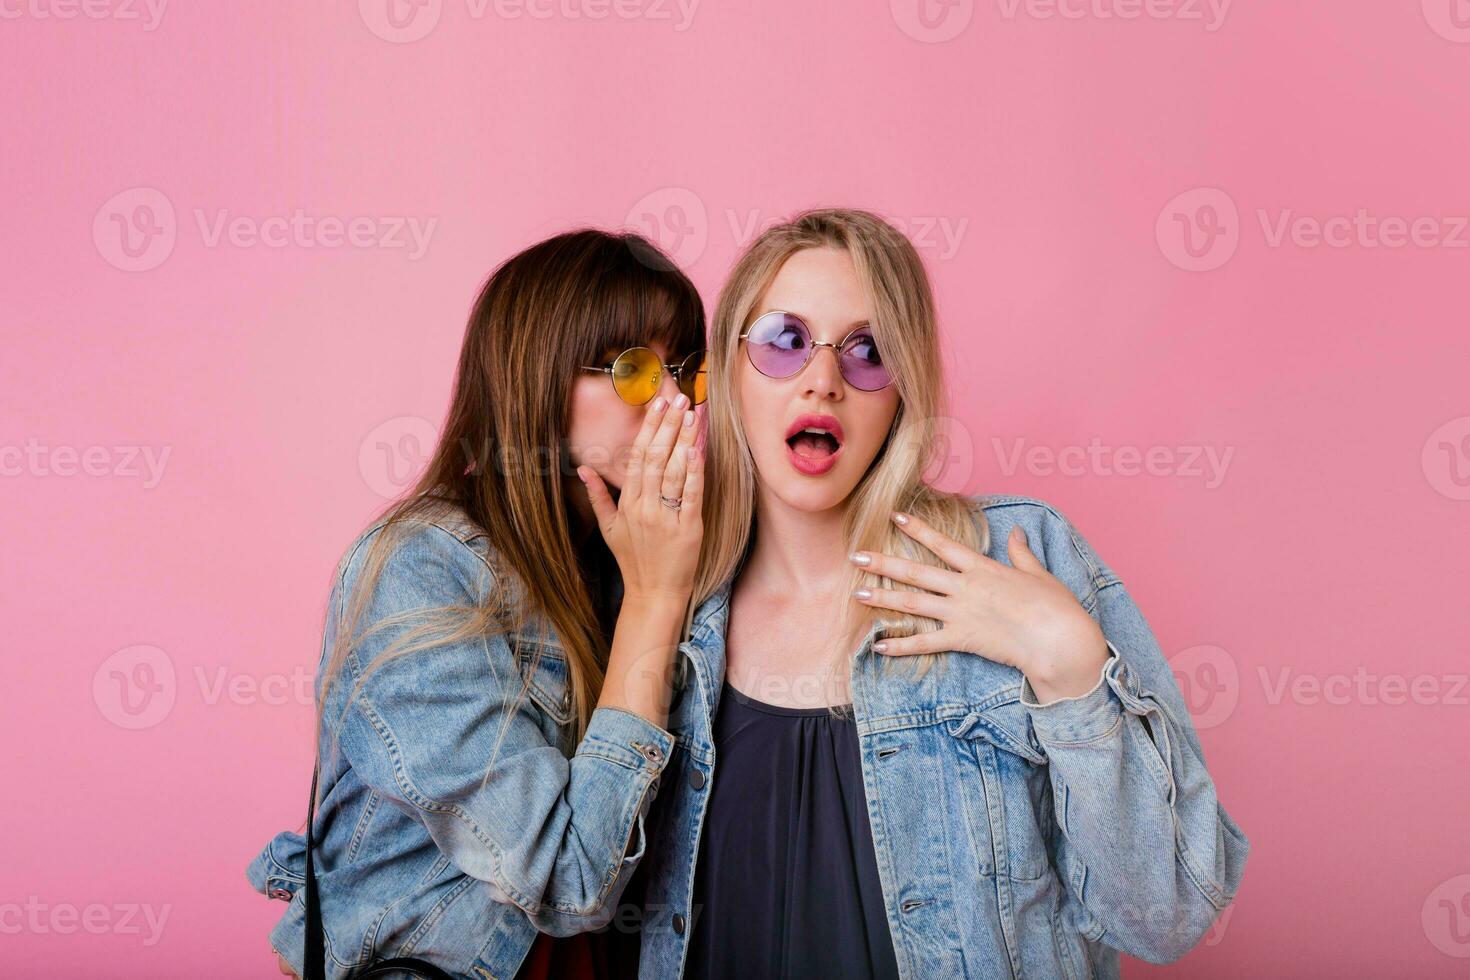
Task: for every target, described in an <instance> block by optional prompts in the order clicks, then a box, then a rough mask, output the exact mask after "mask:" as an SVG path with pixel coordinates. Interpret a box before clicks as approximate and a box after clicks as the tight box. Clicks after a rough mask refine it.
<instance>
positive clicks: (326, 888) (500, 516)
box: [249, 230, 704, 978]
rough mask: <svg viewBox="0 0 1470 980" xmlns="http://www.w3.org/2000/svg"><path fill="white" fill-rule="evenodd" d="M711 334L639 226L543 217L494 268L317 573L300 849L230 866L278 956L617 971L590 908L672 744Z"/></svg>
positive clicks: (354, 965) (356, 970) (627, 861)
mask: <svg viewBox="0 0 1470 980" xmlns="http://www.w3.org/2000/svg"><path fill="white" fill-rule="evenodd" d="M703 347H704V316H703V307H702V305H701V302H700V299H699V295H698V293H697V292H696V291H695V289H694V287H693V286H692V285H691V284H690V282H689V280H688V279H687V278H685V277H684V276H683V275H682V274H681V273H679V272H678V271H677V270H676V269H675V268H674V267H673V266H672V265H671V264H670V263H669V261H668V260H667V259H666V258H665V257H664V256H663V255H662V254H660V253H659V252H658V251H657V249H655V248H654V247H653V246H651V245H650V244H649V243H648V242H646V241H644V240H643V239H641V238H638V237H636V236H633V235H616V234H608V233H605V232H600V231H590V230H589V231H579V232H573V233H568V234H564V235H559V236H557V237H555V238H552V239H550V240H548V241H544V242H542V243H540V244H538V245H535V246H533V247H531V248H529V249H527V250H525V251H524V252H521V253H520V254H519V255H516V256H515V257H513V258H511V259H510V260H509V261H507V262H506V263H505V264H504V265H502V266H501V267H500V268H498V269H497V270H496V271H495V272H494V274H493V275H491V276H490V278H489V280H488V281H487V282H486V284H485V286H484V288H483V290H482V291H481V293H480V295H479V298H478V300H477V302H476V303H475V306H474V310H473V313H472V315H471V317H470V321H469V326H468V329H467V330H466V333H465V338H464V345H463V349H462V352H461V356H460V361H459V369H458V376H457V378H456V381H455V387H454V394H453V402H452V405H451V407H450V410H449V415H448V418H447V421H446V423H445V426H444V431H443V435H442V437H441V438H440V440H439V444H438V446H437V447H436V449H435V451H434V454H433V456H432V459H431V460H430V462H429V464H428V467H427V469H426V471H425V472H424V475H423V477H422V479H420V480H419V481H418V484H417V485H416V486H415V487H413V488H412V490H411V491H410V492H409V493H408V494H406V495H405V496H404V498H403V499H402V500H401V501H399V502H397V503H396V504H395V505H394V506H392V507H391V508H390V509H389V510H388V512H387V513H386V514H385V515H384V516H383V517H382V518H381V519H380V520H378V521H376V522H374V523H373V525H372V526H371V527H370V528H368V529H367V530H366V531H364V532H363V534H362V535H361V536H359V537H358V538H357V540H356V541H354V542H353V543H352V545H351V546H350V547H349V548H348V549H347V552H346V554H345V556H344V557H343V559H342V561H341V564H340V565H339V567H338V570H337V573H336V576H335V580H334V583H333V586H332V589H331V595H330V601H329V604H328V614H327V622H326V627H325V630H324V638H323V645H322V660H321V669H320V671H319V674H318V678H317V694H318V704H319V725H318V731H319V737H318V748H317V761H318V768H319V774H318V777H317V780H316V790H317V792H316V794H315V796H314V798H313V802H314V804H315V817H314V819H313V820H309V823H308V827H309V830H310V832H311V843H312V844H313V845H314V846H313V847H312V848H311V849H310V851H309V850H308V841H307V838H306V837H305V836H303V835H302V834H296V833H282V834H278V835H277V836H276V837H275V838H274V839H272V840H271V841H270V843H269V844H267V845H266V847H265V849H264V850H263V851H262V852H261V853H260V855H259V856H258V857H257V858H256V859H255V860H254V861H253V862H252V863H251V865H250V869H249V877H250V880H251V882H252V883H253V884H254V886H255V887H256V888H257V889H259V890H260V891H261V892H263V893H265V894H267V895H269V896H271V897H272V898H278V899H282V900H284V901H286V902H288V903H289V904H288V905H287V906H286V908H285V911H284V915H283V916H282V918H281V921H280V923H279V924H278V925H277V926H276V928H275V929H274V931H273V932H272V933H271V937H270V938H271V944H272V946H273V947H274V948H275V949H276V950H277V952H278V954H279V956H280V958H281V965H282V969H283V970H289V971H290V972H292V973H295V974H297V975H303V976H306V977H312V976H314V975H315V976H322V975H325V976H328V977H334V978H336V977H349V976H355V975H359V974H361V973H363V972H364V971H367V970H369V969H370V968H372V967H373V965H374V964H382V963H383V962H384V961H390V962H392V963H395V964H402V965H404V966H405V967H407V966H408V964H404V963H403V961H405V960H413V961H415V962H414V963H413V964H412V966H413V968H415V969H418V970H419V971H420V973H421V975H430V974H431V973H432V971H433V970H434V969H435V968H437V969H438V970H442V971H445V972H447V973H448V974H450V975H453V976H467V977H469V976H473V977H521V978H529V977H573V976H575V977H602V976H606V975H608V974H609V971H610V967H609V958H610V956H611V953H610V952H609V950H608V949H607V945H608V938H609V936H611V935H613V933H612V932H610V931H604V932H601V933H598V932H590V930H598V929H600V928H601V927H603V926H605V925H606V924H607V923H608V922H609V920H610V919H611V918H612V916H613V913H614V909H615V906H616V904H617V902H618V900H619V897H620V895H621V893H622V891H623V889H624V887H625V886H626V884H627V882H628V878H629V876H630V874H631V873H632V871H633V870H634V868H635V867H636V866H637V864H638V862H639V860H640V859H641V858H642V857H643V854H644V850H645V840H644V817H645V814H646V813H647V810H648V807H649V805H650V803H651V801H652V800H653V798H654V795H655V792H656V790H657V787H658V781H659V775H660V773H661V772H662V771H663V770H664V767H665V766H666V765H667V763H668V759H669V756H670V753H671V751H672V749H673V738H672V736H671V735H670V734H669V733H668V731H667V730H666V728H665V724H666V721H665V719H666V704H665V701H664V698H663V695H662V691H663V688H664V686H665V684H666V678H665V675H666V674H667V672H668V670H669V668H670V665H671V663H672V658H673V652H674V648H675V645H676V644H677V642H678V640H679V638H680V636H681V630H682V629H683V628H684V626H685V623H686V622H687V616H688V607H689V600H690V595H691V590H692V588H693V581H694V572H695V563H696V560H697V557H698V554H699V547H700V540H701V534H702V509H701V501H702V497H703V458H702V455H701V454H700V452H699V451H698V449H697V447H696V437H697V435H698V434H699V429H700V427H699V423H698V419H697V418H696V412H695V411H694V405H695V404H697V403H700V402H702V401H703V400H704V375H703V373H702V371H703V369H702V360H703V355H702V353H701V349H702V348H703ZM553 937H556V938H553ZM323 961H324V962H325V973H324V974H323V973H322V971H321V966H322V963H323ZM394 975H395V976H398V975H402V974H398V973H395V974H394Z"/></svg>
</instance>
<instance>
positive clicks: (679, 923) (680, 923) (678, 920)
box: [674, 912, 684, 936]
mask: <svg viewBox="0 0 1470 980" xmlns="http://www.w3.org/2000/svg"><path fill="white" fill-rule="evenodd" d="M674 932H676V933H678V934H679V935H681V936H682V935H684V917H683V916H682V915H680V914H679V913H678V912H675V913H674Z"/></svg>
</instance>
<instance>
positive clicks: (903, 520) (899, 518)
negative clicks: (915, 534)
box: [893, 511, 909, 527]
mask: <svg viewBox="0 0 1470 980" xmlns="http://www.w3.org/2000/svg"><path fill="white" fill-rule="evenodd" d="M908 522H909V515H907V514H900V513H898V512H897V511H895V512H894V514H893V523H895V524H897V525H899V526H900V527H902V526H903V525H905V524H907V523H908Z"/></svg>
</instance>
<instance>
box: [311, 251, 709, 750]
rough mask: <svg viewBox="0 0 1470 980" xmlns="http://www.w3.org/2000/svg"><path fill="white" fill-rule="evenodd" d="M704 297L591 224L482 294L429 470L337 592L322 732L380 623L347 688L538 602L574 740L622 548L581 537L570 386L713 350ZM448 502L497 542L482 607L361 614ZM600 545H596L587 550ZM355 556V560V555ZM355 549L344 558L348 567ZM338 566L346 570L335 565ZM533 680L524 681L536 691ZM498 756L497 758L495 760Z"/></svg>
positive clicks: (592, 700)
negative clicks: (612, 368) (559, 664)
mask: <svg viewBox="0 0 1470 980" xmlns="http://www.w3.org/2000/svg"><path fill="white" fill-rule="evenodd" d="M704 328H705V323H704V305H703V302H702V301H701V299H700V297H699V293H698V291H697V290H696V289H695V288H694V285H693V284H692V283H691V282H690V281H689V279H688V278H687V277H686V276H685V275H684V274H683V273H682V272H680V271H679V270H678V268H677V267H675V266H674V264H673V263H672V262H671V261H670V260H669V259H668V257H667V256H665V255H664V254H663V253H662V252H660V251H659V250H658V248H657V247H656V246H654V245H652V244H651V243H649V242H648V241H647V240H646V239H644V238H642V237H640V236H638V235H635V234H618V233H611V232H605V231H600V230H596V229H582V230H578V231H571V232H567V233H565V234H561V235H557V236H556V237H554V238H550V239H547V240H546V241H543V242H540V243H538V244H536V245H533V246H531V247H530V248H528V249H526V250H525V251H522V252H521V253H519V254H517V255H515V256H513V257H512V258H510V259H509V260H507V261H506V262H505V263H504V264H503V265H501V266H500V267H499V268H498V269H496V270H495V271H494V273H492V274H491V276H490V277H489V279H488V280H487V281H486V283H485V285H484V287H483V288H482V289H481V291H480V294H479V297H478V298H477V300H476V302H475V305H474V309H473V311H472V312H471V314H470V318H469V324H468V326H467V328H466V330H465V337H464V343H463V346H462V348H461V351H460V359H459V367H458V371H457V375H456V378H455V384H454V394H453V399H452V403H451V405H450V409H449V414H448V417H447V419H446V421H445V424H444V430H443V432H442V434H441V435H440V437H439V441H438V444H437V445H436V447H435V449H434V452H433V454H432V456H431V457H430V459H429V462H428V465H427V467H426V468H425V470H424V473H423V475H422V477H420V478H419V480H418V481H417V483H416V484H415V485H414V486H413V487H412V488H410V489H409V490H408V491H407V492H406V493H405V494H404V495H403V497H402V498H401V499H399V500H398V501H396V502H394V503H393V504H391V505H390V506H389V507H388V508H387V510H386V512H385V514H384V515H383V516H382V517H380V518H379V520H378V521H377V522H376V523H377V524H381V525H382V530H381V532H379V533H376V534H374V536H373V540H372V543H371V546H370V547H369V549H368V552H367V555H366V557H365V558H364V560H363V563H362V570H361V572H360V573H359V574H358V575H357V576H356V578H355V581H354V582H353V584H352V588H351V590H350V594H349V595H346V596H337V595H335V594H334V596H333V602H332V604H331V607H330V608H329V611H328V615H329V616H332V615H334V614H335V615H336V616H337V621H336V624H335V625H336V636H335V642H334V643H333V648H332V650H331V653H330V657H329V659H328V662H327V665H326V668H325V679H324V683H323V687H322V697H321V699H320V706H319V709H318V713H317V735H318V738H320V735H321V731H322V724H323V714H324V712H325V707H326V703H327V699H328V692H330V691H331V689H332V685H334V684H337V683H339V682H340V681H341V680H342V678H343V677H344V670H343V666H344V664H345V662H346V659H347V656H348V653H349V651H350V649H351V648H352V647H354V646H356V645H357V644H359V643H361V641H362V640H363V639H364V638H365V637H367V636H369V635H371V634H372V633H374V632H377V631H379V630H385V629H390V628H398V629H401V630H402V632H401V635H399V636H397V637H396V638H395V640H394V642H393V643H392V644H391V645H390V646H389V647H388V649H387V650H386V651H385V652H383V653H381V654H379V655H378V656H377V657H375V658H374V660H373V662H372V664H371V665H369V667H368V669H367V671H365V672H364V673H363V674H362V675H361V676H360V677H359V678H358V679H357V681H356V683H355V684H354V686H353V689H352V691H351V692H350V693H349V694H348V696H347V698H346V701H345V705H344V709H343V710H344V711H346V710H347V707H348V706H350V705H351V704H352V701H353V699H354V698H355V696H356V694H357V691H358V690H359V689H360V688H361V686H362V684H363V682H364V681H365V680H366V679H367V677H368V676H370V675H371V673H372V672H373V671H376V670H377V669H379V668H380V667H382V666H383V664H385V663H387V662H389V661H390V660H393V659H396V658H398V657H403V656H407V655H409V654H412V653H415V652H417V651H421V650H426V649H429V648H432V647H435V646H440V645H443V644H446V643H454V642H460V641H463V640H467V639H472V638H475V637H480V636H485V635H488V634H493V633H497V632H505V631H509V630H514V629H517V628H518V627H519V626H521V625H522V624H523V623H524V622H525V620H526V619H527V618H528V617H529V616H530V615H531V614H532V613H533V612H534V613H537V614H540V615H543V616H544V617H545V618H546V619H547V620H549V621H550V623H551V625H552V627H553V628H554V629H555V631H556V633H557V635H558V637H559V639H560V641H561V646H562V649H563V650H564V651H565V654H566V661H567V668H568V669H567V676H568V687H569V692H568V693H569V694H570V699H571V707H572V709H573V715H574V731H573V732H572V733H571V734H572V736H573V741H572V743H571V744H573V745H575V744H576V743H577V742H580V741H581V738H582V734H583V733H584V732H585V730H586V726H587V724H588V722H589V720H590V718H591V715H592V709H593V708H594V706H595V705H596V704H597V699H598V696H599V694H600V692H601V689H602V682H603V677H604V672H605V668H606V664H607V655H608V640H607V638H606V637H605V635H604V633H603V629H602V627H601V625H600V624H599V621H598V618H597V615H596V608H595V601H594V597H593V596H592V595H591V592H590V590H589V587H588V583H587V581H586V575H585V570H586V565H587V563H588V562H589V561H594V560H598V561H601V562H602V565H603V567H608V565H609V563H610V562H611V555H610V553H608V552H607V546H606V545H605V544H604V543H603V541H602V538H601V536H600V535H599V534H598V533H597V532H596V531H595V530H594V532H593V533H592V535H591V536H590V538H589V540H588V545H587V547H586V548H584V549H582V551H581V552H580V553H579V551H578V549H576V548H575V547H574V546H573V543H572V534H571V528H570V526H569V521H568V502H567V500H566V498H565V494H564V492H563V486H562V478H563V476H564V475H569V474H571V473H572V472H573V469H572V468H571V465H570V461H569V459H568V457H567V454H566V449H567V447H566V434H567V431H568V429H569V426H570V414H571V398H570V392H571V389H572V383H573V381H574V380H575V379H576V378H579V377H585V376H586V375H584V374H583V373H582V372H581V371H580V370H579V367H578V366H579V365H592V364H600V363H601V360H600V359H601V358H603V357H604V356H605V354H606V353H607V352H608V351H609V350H612V351H619V350H623V349H626V348H628V347H633V346H641V345H646V344H648V343H651V342H655V341H662V342H663V343H665V344H666V345H667V346H668V347H669V349H670V351H671V353H675V354H680V353H688V352H692V351H695V350H698V349H700V348H702V347H704V343H705V341H704ZM446 509H449V510H454V511H457V512H462V514H463V516H464V517H466V518H468V520H469V521H470V522H472V524H473V525H474V526H476V527H477V528H479V529H481V530H483V532H484V533H485V535H486V536H487V537H488V539H489V543H490V549H489V554H490V562H491V564H492V567H493V574H489V573H487V574H488V577H489V578H490V580H491V582H490V586H491V588H490V591H489V594H488V596H487V597H486V598H485V599H484V600H483V602H481V603H480V604H478V605H464V606H446V607H438V608H433V609H424V610H413V611H411V612H409V613H406V614H403V615H401V616H394V617H389V618H386V619H381V620H378V621H376V622H372V623H364V622H363V619H364V616H365V613H366V610H367V608H368V606H369V604H370V602H371V599H372V596H373V593H374V592H375V591H376V585H377V582H378V579H379V578H380V576H381V574H382V571H383V568H384V566H385V565H386V564H387V561H388V559H389V557H390V556H391V555H392V553H393V551H394V549H395V548H396V547H397V546H398V544H400V543H401V541H402V540H403V539H404V537H406V536H407V535H408V534H411V533H413V531H414V530H415V529H419V528H422V527H423V526H424V524H425V522H427V521H432V520H434V519H435V516H436V515H437V514H440V513H442V512H443V511H445V510H446ZM589 553H592V554H589ZM349 558H350V555H349ZM346 560H347V559H344V562H345V561H346ZM339 571H340V569H339ZM526 692H527V684H525V683H522V685H521V696H525V694H526ZM488 761H489V760H487V762H488Z"/></svg>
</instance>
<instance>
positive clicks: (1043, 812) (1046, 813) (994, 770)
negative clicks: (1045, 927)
mask: <svg viewBox="0 0 1470 980" xmlns="http://www.w3.org/2000/svg"><path fill="white" fill-rule="evenodd" d="M947 726H948V730H949V734H950V735H951V736H952V737H954V738H956V739H960V740H962V741H965V742H968V743H969V746H970V750H971V751H972V752H973V753H974V757H975V762H976V765H977V767H978V770H979V772H978V776H979V781H980V783H981V786H982V787H983V801H984V803H983V810H980V812H973V813H971V814H970V819H971V820H972V821H985V822H986V823H987V824H988V831H989V833H988V836H989V838H990V841H991V847H992V852H993V858H994V864H993V865H992V868H991V870H993V872H994V873H997V874H1003V875H1005V876H1007V877H1010V878H1018V879H1022V880H1034V879H1037V878H1044V877H1046V875H1047V874H1048V873H1049V872H1050V871H1051V859H1050V856H1049V853H1048V850H1047V843H1046V838H1047V828H1046V826H1044V822H1045V821H1048V820H1050V819H1051V804H1050V793H1051V788H1050V783H1049V780H1048V778H1047V772H1046V770H1045V768H1043V767H1044V766H1045V765H1046V755H1045V753H1043V752H1042V751H1041V749H1040V746H1039V745H1038V744H1036V743H1035V735H1034V734H1033V733H1032V732H1031V728H1030V726H1029V724H1028V722H1027V717H1026V709H1025V707H1024V706H1023V705H1022V704H1021V703H1020V702H1019V701H1018V700H1014V699H1012V700H1009V701H1003V702H1000V703H998V704H986V705H982V706H976V707H972V708H970V709H969V710H968V711H967V713H965V714H963V715H960V716H958V717H955V718H952V719H950V720H949V721H948V723H947ZM972 809H979V808H973V807H972ZM977 829H978V828H977ZM1002 842H1004V843H1003V844H1002Z"/></svg>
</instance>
